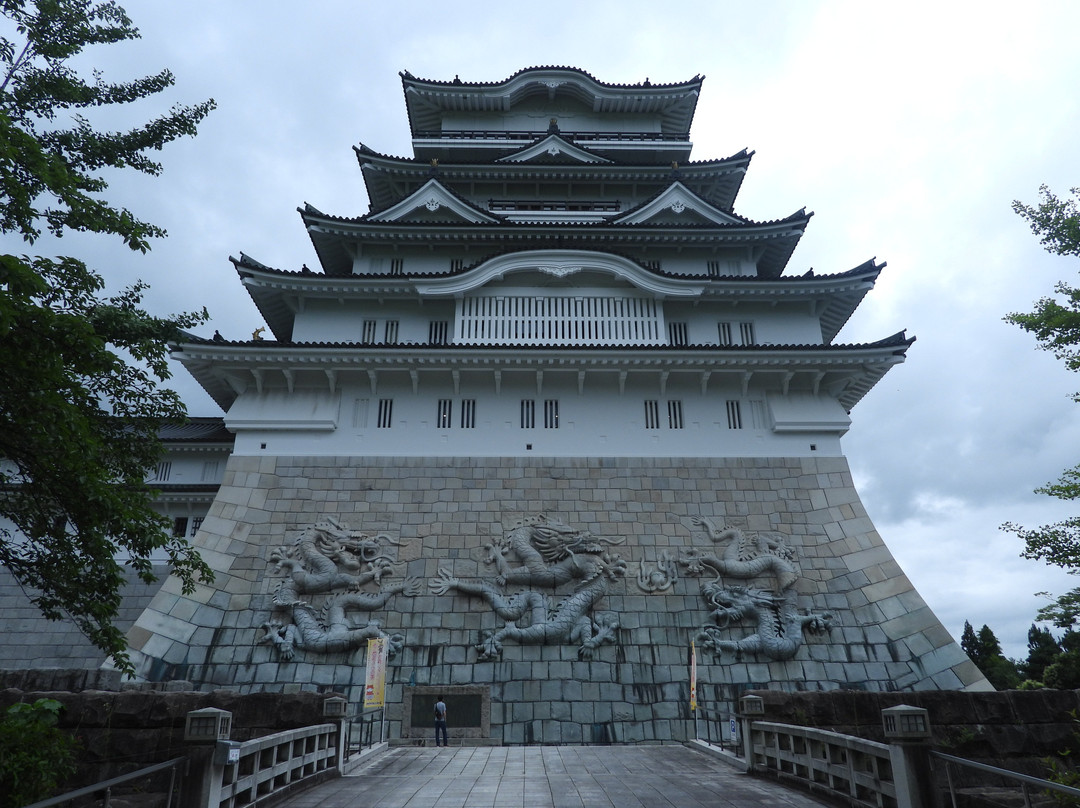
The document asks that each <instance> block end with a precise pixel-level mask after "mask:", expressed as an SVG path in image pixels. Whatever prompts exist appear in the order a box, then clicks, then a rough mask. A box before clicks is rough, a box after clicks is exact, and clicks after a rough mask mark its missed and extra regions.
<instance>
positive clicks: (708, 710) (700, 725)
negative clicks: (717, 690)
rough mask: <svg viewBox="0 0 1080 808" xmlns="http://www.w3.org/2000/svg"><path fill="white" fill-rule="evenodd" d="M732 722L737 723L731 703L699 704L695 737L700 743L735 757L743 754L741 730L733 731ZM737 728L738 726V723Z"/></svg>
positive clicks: (695, 719)
mask: <svg viewBox="0 0 1080 808" xmlns="http://www.w3.org/2000/svg"><path fill="white" fill-rule="evenodd" d="M732 722H736V716H735V712H734V711H733V710H732V709H731V703H730V702H720V703H718V704H704V703H702V702H698V705H697V709H696V710H695V711H694V735H695V737H696V738H697V740H699V741H704V742H705V743H707V744H709V745H710V746H715V747H717V748H718V749H721V750H723V751H725V752H731V753H732V754H735V755H741V754H742V746H741V745H740V744H739V730H738V729H737V728H736V729H735V731H734V732H733V731H732ZM735 726H736V727H737V726H738V724H737V722H736V724H735Z"/></svg>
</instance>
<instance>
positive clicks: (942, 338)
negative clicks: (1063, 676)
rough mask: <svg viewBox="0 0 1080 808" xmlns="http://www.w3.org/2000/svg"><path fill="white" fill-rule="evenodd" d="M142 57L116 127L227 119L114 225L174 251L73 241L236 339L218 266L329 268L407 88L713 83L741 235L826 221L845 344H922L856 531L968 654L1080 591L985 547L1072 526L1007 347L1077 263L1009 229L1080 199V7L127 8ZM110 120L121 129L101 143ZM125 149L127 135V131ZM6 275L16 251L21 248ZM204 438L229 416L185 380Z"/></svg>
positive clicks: (1034, 359)
mask: <svg viewBox="0 0 1080 808" xmlns="http://www.w3.org/2000/svg"><path fill="white" fill-rule="evenodd" d="M121 4H122V5H123V6H124V7H125V8H126V9H127V10H128V12H129V14H130V15H131V17H132V19H133V20H134V22H135V24H136V25H137V26H138V27H139V28H140V29H141V31H142V34H143V38H142V39H141V40H140V41H138V42H134V43H125V44H123V45H113V46H106V47H102V48H98V49H96V50H95V51H92V52H91V53H90V54H89V55H90V58H89V60H87V62H86V64H87V65H94V66H97V67H100V68H102V69H103V70H104V71H105V75H106V78H108V79H111V80H121V79H130V78H135V77H136V76H140V75H144V74H147V73H150V72H155V71H157V70H158V69H159V68H161V67H168V68H170V69H171V70H172V71H173V72H174V73H175V74H176V77H177V84H176V87H175V88H173V89H172V90H170V91H169V92H168V93H166V94H165V95H166V96H167V97H166V98H157V99H155V100H153V101H144V102H142V103H141V104H139V105H138V106H137V107H136V108H133V109H132V110H130V111H127V112H125V113H124V117H123V118H121V120H122V121H124V122H129V123H135V122H139V121H143V120H146V119H147V118H149V117H152V116H154V115H156V114H160V113H161V112H162V111H164V109H165V108H166V107H167V106H168V105H170V104H172V103H196V102H198V101H201V100H203V99H204V98H207V97H213V98H215V99H216V101H217V104H218V109H217V111H215V112H214V113H213V114H212V115H211V116H210V117H209V118H208V119H207V120H206V121H205V123H204V125H203V126H202V129H201V132H200V134H199V136H198V137H197V138H195V139H187V140H184V141H182V142H179V143H175V144H173V145H171V146H169V147H168V148H167V150H166V151H165V152H163V153H162V159H163V161H164V164H165V172H164V174H163V175H162V176H161V177H159V178H144V177H139V176H129V175H125V174H116V175H115V176H114V177H112V178H111V181H112V186H111V190H110V194H109V196H110V198H111V199H113V200H114V201H118V202H121V203H122V204H125V205H127V206H128V207H130V208H131V209H132V210H133V211H134V212H135V213H137V214H138V215H140V216H142V217H143V218H146V219H148V220H150V221H153V222H155V223H158V224H161V225H163V226H164V227H166V229H167V230H168V231H169V234H170V237H169V238H168V239H167V240H165V241H163V242H159V243H157V244H156V245H155V246H154V249H153V252H152V253H151V254H149V255H148V256H141V255H137V254H131V253H129V252H128V251H126V249H125V248H124V247H123V246H122V245H121V244H120V243H119V242H118V241H109V240H102V239H100V238H82V237H70V236H69V237H65V239H64V240H63V242H62V243H61V244H60V245H59V246H57V245H55V244H50V243H49V242H47V241H42V242H39V246H38V250H39V251H49V250H53V249H57V250H61V249H62V251H63V252H65V253H72V254H76V255H80V256H83V257H87V258H88V259H89V262H90V263H91V264H92V265H93V266H95V267H96V268H98V269H100V270H101V271H102V272H104V274H105V275H106V276H107V277H108V279H109V281H110V284H111V286H112V288H114V289H119V288H120V287H122V286H124V285H127V284H129V283H130V282H132V281H133V280H134V279H136V278H142V279H143V280H146V281H147V282H148V283H150V284H151V287H152V291H151V293H150V295H149V297H148V299H147V304H148V307H149V308H150V309H151V310H152V311H155V312H156V313H169V312H177V311H181V310H189V309H196V308H200V307H202V306H204V305H205V306H206V307H207V308H208V309H209V310H210V314H211V318H212V319H211V322H210V323H209V324H207V326H206V327H205V329H204V330H205V334H206V335H209V334H212V333H213V330H214V329H219V330H220V331H221V333H222V334H223V335H225V336H226V337H227V338H229V339H246V338H248V337H250V335H251V332H252V331H253V330H254V329H255V328H257V327H259V326H260V325H262V324H263V323H262V322H261V320H260V319H259V316H258V313H257V311H256V309H255V306H254V305H253V304H252V302H251V300H250V299H249V298H248V297H247V295H246V293H245V292H244V291H243V289H242V287H241V286H240V284H239V282H238V280H237V277H236V274H235V272H234V271H233V268H232V266H231V264H229V262H228V260H227V259H228V257H229V256H230V255H239V253H240V252H241V251H243V252H246V253H248V254H249V255H251V256H252V257H254V258H256V259H258V260H260V261H262V262H263V263H266V264H269V265H270V266H274V267H278V268H281V269H290V270H295V269H299V267H300V266H301V265H302V264H303V263H305V262H306V263H309V264H311V265H312V266H314V265H316V263H317V262H316V259H315V255H314V251H313V250H312V248H311V243H310V241H309V239H308V237H307V235H306V234H305V232H304V229H303V227H302V224H301V222H300V218H299V215H298V214H297V212H296V207H297V206H298V205H301V204H303V203H304V202H310V203H311V204H313V205H314V206H316V207H317V208H319V209H320V210H323V211H325V212H327V213H331V214H334V215H340V216H354V215H360V214H363V213H365V212H366V211H367V199H366V196H365V193H364V188H363V183H362V180H361V176H360V171H359V168H358V167H357V164H356V159H355V156H354V154H353V151H352V146H353V145H355V144H357V143H359V142H363V143H365V144H367V145H368V146H370V147H371V148H373V149H375V150H377V151H380V152H384V153H388V154H395V155H402V156H406V155H408V154H410V144H409V139H408V126H407V121H406V116H405V104H404V98H403V95H402V91H401V83H400V79H399V77H398V72H399V71H401V70H409V71H410V72H412V73H413V74H414V75H416V76H419V77H423V78H432V79H452V78H453V77H454V76H455V75H459V76H460V77H461V78H462V79H463V80H465V81H499V80H502V79H504V78H506V77H508V76H509V75H511V74H512V73H514V72H516V71H517V70H519V69H521V68H523V67H527V66H532V65H545V64H555V65H571V66H575V67H580V68H582V69H584V70H586V71H588V72H590V73H592V74H593V75H594V76H595V77H596V78H597V79H599V80H601V81H604V82H612V83H636V82H640V81H643V80H644V79H645V78H648V79H649V80H650V81H652V82H653V83H663V82H677V81H684V80H687V79H689V78H691V77H693V76H694V75H695V74H699V73H700V74H702V75H704V76H705V77H706V78H705V83H704V87H703V90H702V96H701V99H700V101H699V103H698V108H697V114H696V117H695V119H694V125H693V129H692V132H691V136H692V140H693V142H694V159H697V160H703V159H710V158H719V157H725V156H728V155H731V154H733V153H735V152H737V151H739V150H740V149H742V148H744V147H747V148H750V149H753V150H755V151H756V155H755V157H754V159H753V161H752V162H751V165H750V169H749V172H748V174H747V177H746V180H745V182H744V184H743V188H742V191H741V193H740V196H739V199H738V200H737V202H736V211H737V212H738V213H740V214H742V215H744V216H748V217H750V218H752V219H758V220H765V219H774V218H779V217H782V216H786V215H788V214H790V213H792V212H794V211H796V210H798V209H799V208H802V207H804V206H805V207H806V208H807V209H809V210H813V211H814V212H815V216H814V218H813V219H812V220H811V222H810V225H809V227H808V229H807V233H806V236H805V237H804V238H803V240H802V242H801V244H800V246H799V248H798V249H797V250H796V252H795V255H794V257H793V259H792V261H791V262H790V264H789V265H788V272H789V273H792V274H801V273H802V272H804V271H806V269H808V268H810V267H813V268H814V270H815V272H817V273H818V274H826V273H835V272H842V271H844V270H847V269H850V268H852V267H854V266H856V265H857V264H860V263H861V262H863V261H865V260H866V259H868V258H870V257H872V256H876V257H877V258H878V259H879V261H886V262H887V263H888V267H887V268H886V270H885V271H884V273H883V274H882V276H881V279H880V280H879V282H878V285H877V288H876V289H875V290H874V291H873V292H872V293H871V294H870V295H869V296H868V297H867V298H866V301H865V302H864V303H863V305H862V306H861V308H860V309H859V310H858V312H857V313H856V314H855V316H854V318H853V319H852V320H851V322H850V323H849V324H848V326H847V327H846V328H845V329H844V330H843V331H842V332H841V334H840V337H839V339H840V341H843V342H861V341H869V340H876V339H879V338H883V337H886V336H888V335H890V334H893V333H895V332H896V331H899V330H901V329H907V330H908V333H909V334H914V335H916V336H917V337H918V341H917V342H916V343H915V345H914V346H913V347H912V349H911V350H910V351H909V352H908V361H907V363H906V364H905V365H902V366H900V367H898V368H895V369H894V370H892V371H891V372H890V373H889V374H888V375H887V376H886V377H885V379H884V380H883V382H882V383H881V384H879V385H878V386H877V387H876V388H875V389H874V390H873V391H872V392H871V393H870V394H869V395H868V396H867V397H866V398H865V399H864V400H863V401H862V402H861V403H860V404H859V405H858V406H857V407H856V408H855V409H854V410H853V412H852V418H853V426H852V429H851V432H850V433H849V434H848V435H847V437H845V438H844V449H845V453H846V454H847V457H848V459H849V461H850V463H851V466H852V469H853V471H854V474H855V477H856V484H857V486H858V488H859V490H860V493H861V495H862V498H863V502H864V503H865V505H866V507H867V509H868V511H869V512H870V516H871V518H872V519H873V520H874V522H875V524H876V526H877V528H878V530H879V532H880V533H881V534H882V536H883V537H884V539H885V541H886V543H887V544H888V545H889V547H890V548H891V550H892V552H893V553H894V555H895V556H896V557H897V559H898V560H899V561H900V563H901V565H902V566H903V567H904V569H905V570H906V571H907V573H908V574H909V576H910V577H911V578H912V579H913V581H914V583H915V585H916V587H917V588H918V589H919V591H920V592H921V594H922V595H923V597H924V598H925V599H926V600H927V601H928V602H929V603H930V605H931V606H932V607H933V608H934V610H935V611H936V612H937V614H938V616H939V617H940V618H941V619H942V621H943V622H944V623H945V625H946V626H947V627H948V628H949V630H950V631H952V632H953V634H954V636H955V637H957V638H959V636H960V630H961V628H962V626H963V623H964V620H969V621H971V622H972V623H973V624H974V625H975V627H976V628H978V627H979V626H980V625H982V624H983V623H987V624H989V625H990V627H991V628H993V629H994V631H995V633H996V634H997V636H998V637H999V639H1001V641H1002V643H1003V644H1004V646H1005V648H1006V652H1007V653H1008V654H1009V655H1011V656H1015V657H1022V656H1026V632H1027V628H1028V626H1029V625H1030V623H1031V621H1032V618H1033V616H1034V613H1035V611H1036V609H1037V608H1038V607H1039V606H1040V605H1042V604H1043V603H1044V602H1045V600H1044V599H1040V598H1038V597H1036V596H1035V594H1034V593H1036V592H1038V591H1041V590H1050V591H1052V592H1054V593H1061V592H1063V591H1065V590H1066V589H1068V588H1071V587H1072V586H1074V585H1076V584H1078V583H1080V581H1077V580H1076V579H1075V578H1070V577H1069V576H1066V575H1065V574H1064V573H1062V572H1061V571H1059V570H1055V569H1053V568H1049V567H1046V566H1044V565H1043V564H1041V563H1039V562H1034V561H1025V560H1022V559H1020V558H1019V552H1020V549H1021V548H1020V544H1019V541H1018V540H1017V539H1016V538H1015V537H1014V536H1012V535H1010V534H1006V533H1002V532H1001V531H999V529H998V526H999V525H1000V524H1001V523H1002V522H1005V521H1007V520H1012V521H1016V522H1020V523H1025V524H1036V523H1039V522H1044V521H1050V520H1055V519H1058V518H1061V517H1062V516H1064V515H1065V514H1067V513H1068V512H1069V511H1068V509H1067V508H1066V507H1065V505H1064V504H1062V503H1058V502H1056V501H1054V500H1050V499H1048V498H1046V497H1041V496H1037V495H1035V494H1033V493H1032V489H1034V488H1035V487H1037V486H1039V485H1041V484H1043V483H1046V482H1048V481H1049V480H1051V479H1054V478H1056V477H1057V475H1058V473H1059V472H1060V471H1061V470H1062V469H1064V468H1065V467H1067V466H1070V465H1074V464H1076V463H1077V462H1080V406H1078V405H1076V404H1074V403H1073V402H1071V400H1070V398H1069V396H1070V394H1071V393H1073V392H1074V391H1076V390H1078V389H1080V378H1078V377H1076V376H1075V375H1072V374H1069V373H1068V372H1066V371H1065V370H1064V369H1063V367H1061V366H1060V364H1059V363H1057V362H1056V361H1055V360H1054V359H1053V357H1052V356H1049V355H1047V354H1045V353H1041V352H1038V351H1036V350H1035V347H1034V341H1033V339H1032V338H1031V337H1030V336H1029V335H1027V334H1026V333H1024V332H1021V331H1020V330H1019V329H1017V328H1015V327H1014V326H1010V325H1008V324H1006V323H1004V322H1002V316H1003V315H1005V314H1006V313H1008V312H1010V311H1016V310H1023V309H1027V308H1030V306H1031V304H1032V302H1033V301H1034V300H1036V299H1037V298H1038V297H1040V296H1041V295H1044V294H1047V293H1049V292H1050V291H1051V290H1052V286H1053V283H1054V281H1055V280H1057V279H1060V278H1070V279H1075V273H1076V271H1077V269H1078V268H1080V265H1078V262H1077V261H1076V260H1075V259H1065V258H1056V257H1053V256H1049V255H1047V254H1045V253H1044V252H1043V251H1042V250H1041V248H1040V246H1039V244H1038V241H1037V239H1036V238H1035V237H1034V236H1033V235H1032V234H1031V233H1030V231H1029V230H1028V228H1027V225H1026V224H1025V223H1024V222H1023V221H1022V220H1021V219H1020V218H1019V217H1017V216H1016V215H1015V214H1014V213H1013V212H1012V210H1011V203H1012V201H1013V200H1014V199H1021V200H1024V201H1026V202H1035V201H1036V199H1037V192H1038V187H1039V185H1040V184H1041V183H1047V184H1049V185H1050V186H1051V187H1052V188H1053V189H1054V190H1056V191H1058V192H1060V193H1062V194H1064V193H1066V192H1067V190H1068V188H1069V187H1070V186H1073V185H1080V144H1078V142H1077V137H1078V132H1080V90H1078V87H1080V41H1078V34H1077V32H1078V31H1080V4H1077V3H1074V2H1058V3H1051V2H1044V3H1040V2H1032V3H1028V4H1025V7H1024V8H1023V9H1021V7H1020V5H1019V4H1018V3H1008V4H1006V3H1002V2H986V1H985V0H984V1H983V2H972V3H959V2H956V3H954V2H940V1H939V2H933V3H929V2H927V3H919V2H916V3H904V4H898V3H890V4H885V3H865V2H821V3H810V2H794V0H792V2H790V3H783V2H755V3H745V2H740V3H728V2H717V0H709V1H708V2H683V3H679V4H676V5H671V4H670V3H660V2H639V1H638V0H623V2H591V3H581V2H561V1H560V0H549V2H546V3H527V4H526V3H522V4H507V3H484V2H466V1H461V0H459V2H455V3H448V2H438V3H435V2H422V1H417V0H414V1H413V2H410V3H384V2H378V3H376V2H368V1H367V0H352V2H311V3H306V4H299V3H295V2H281V1H279V0H260V2H258V3H255V2H240V0H233V1H232V2H229V1H228V0H215V2H208V0H188V2H184V3H162V2H160V0H121ZM114 123H115V122H114ZM116 125H119V124H116ZM4 248H5V251H23V250H25V249H26V248H25V247H23V246H21V245H19V244H18V243H14V244H12V243H7V244H5V245H4ZM176 373H177V375H176V376H175V378H174V383H175V386H176V387H177V389H179V390H180V391H181V392H182V394H183V396H184V398H185V400H186V401H187V403H188V408H189V411H190V412H191V414H193V415H219V414H220V410H218V408H217V407H216V406H215V405H214V404H213V402H212V401H211V400H210V399H209V397H207V396H206V395H205V393H203V392H202V390H201V389H200V388H199V387H198V386H197V385H196V384H195V383H194V381H192V380H191V379H190V378H189V377H188V376H187V374H186V372H185V371H184V370H183V369H182V368H181V367H180V366H179V365H177V366H176Z"/></svg>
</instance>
